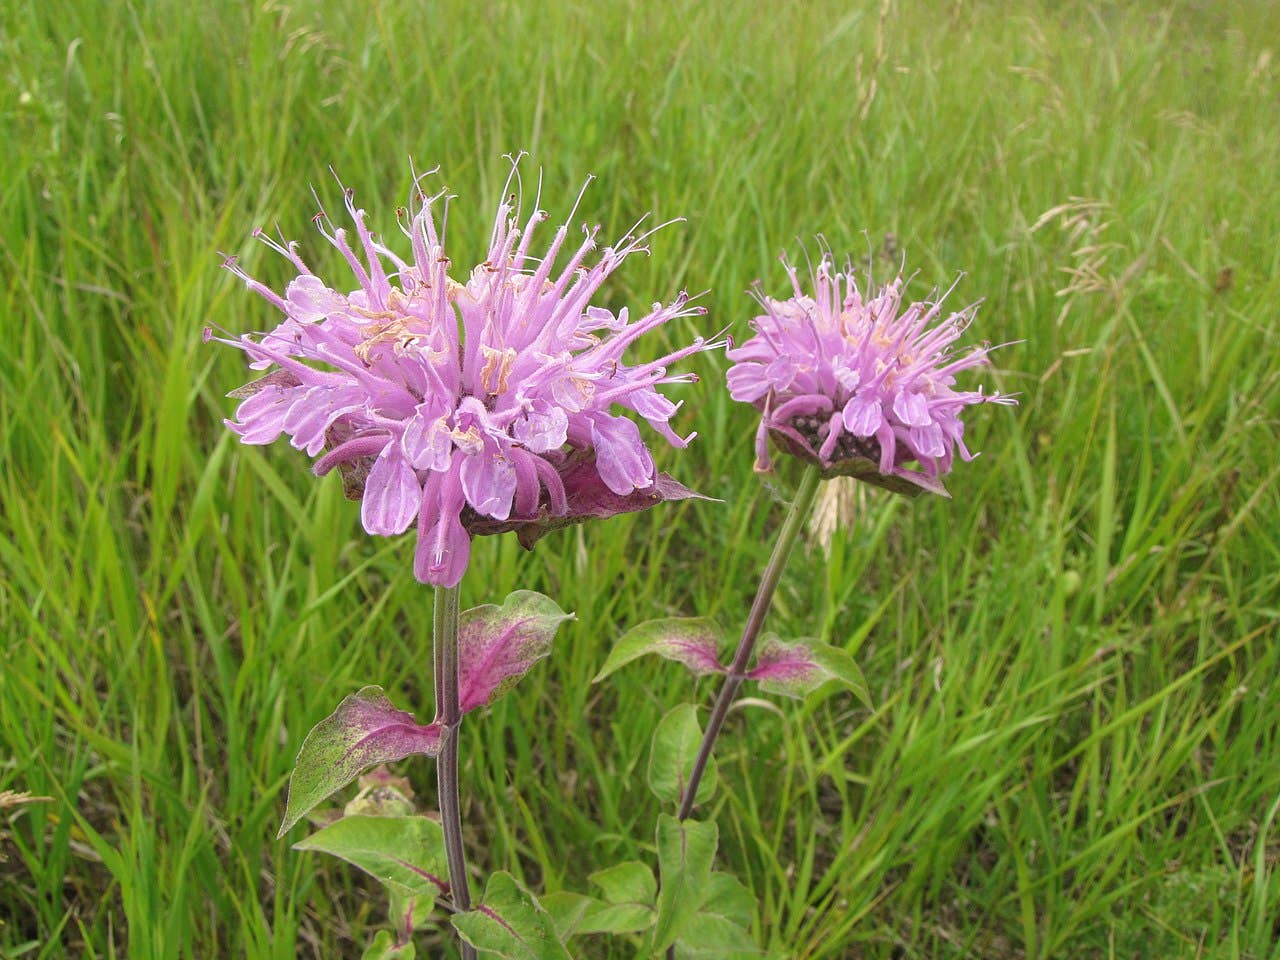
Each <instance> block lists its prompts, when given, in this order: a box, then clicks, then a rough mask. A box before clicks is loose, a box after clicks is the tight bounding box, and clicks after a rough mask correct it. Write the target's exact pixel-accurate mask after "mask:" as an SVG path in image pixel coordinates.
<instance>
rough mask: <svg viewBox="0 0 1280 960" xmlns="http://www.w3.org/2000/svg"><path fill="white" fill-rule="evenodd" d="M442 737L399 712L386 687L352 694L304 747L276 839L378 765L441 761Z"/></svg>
mask: <svg viewBox="0 0 1280 960" xmlns="http://www.w3.org/2000/svg"><path fill="white" fill-rule="evenodd" d="M442 732H443V730H442V728H441V727H440V725H439V724H436V723H431V724H427V725H426V726H423V725H422V724H420V723H418V722H417V721H416V720H414V718H413V714H411V713H407V712H406V711H404V710H397V709H396V708H395V707H394V706H393V705H392V703H391V701H390V700H388V699H387V695H386V694H385V693H383V692H382V688H381V687H374V686H369V687H364V688H362V689H361V690H358V691H356V692H355V693H353V694H351V695H350V696H349V697H347V698H345V699H344V700H343V701H342V702H341V703H340V704H338V709H337V710H335V711H333V713H331V714H329V716H327V717H325V718H324V719H323V720H321V721H320V722H319V723H317V724H316V725H315V726H314V727H312V728H311V732H310V733H308V734H307V738H306V739H305V740H303V741H302V749H300V750H299V751H298V759H297V760H295V761H294V763H293V774H292V775H291V776H290V777H289V799H288V801H287V802H286V803H285V811H284V823H283V824H281V826H280V832H279V833H277V834H276V836H278V837H283V836H284V835H285V834H286V833H288V832H289V828H291V827H292V826H293V825H294V824H295V823H297V822H298V821H299V820H301V819H302V818H303V817H304V816H306V815H307V812H308V811H309V810H311V808H312V807H314V806H315V805H316V804H318V803H320V802H321V801H322V800H324V799H325V798H326V797H328V796H329V795H330V794H332V793H334V792H335V791H337V790H340V789H342V788H343V787H345V786H346V785H347V784H348V783H350V782H351V781H352V780H354V779H355V778H356V777H358V776H359V775H360V773H361V771H363V770H366V769H368V768H369V767H371V766H373V765H374V764H376V763H390V762H392V761H394V760H403V759H404V758H405V757H408V756H412V755H414V754H419V753H420V754H424V755H426V756H428V757H434V756H436V755H437V754H438V753H439V752H440V737H441V734H442Z"/></svg>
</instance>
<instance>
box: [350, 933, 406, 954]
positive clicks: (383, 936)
mask: <svg viewBox="0 0 1280 960" xmlns="http://www.w3.org/2000/svg"><path fill="white" fill-rule="evenodd" d="M416 954H417V951H416V950H415V949H414V946H413V941H412V940H410V941H409V942H408V943H404V944H397V943H396V938H395V937H394V936H393V935H392V933H391V931H390V930H379V931H378V935H377V936H376V937H374V938H373V942H372V943H370V944H369V946H367V947H366V948H365V951H364V953H362V954H360V960H413V958H414V956H415V955H416Z"/></svg>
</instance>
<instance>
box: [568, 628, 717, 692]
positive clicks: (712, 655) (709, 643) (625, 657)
mask: <svg viewBox="0 0 1280 960" xmlns="http://www.w3.org/2000/svg"><path fill="white" fill-rule="evenodd" d="M723 636H724V632H723V631H722V630H721V629H720V626H719V625H718V624H717V623H716V622H715V621H714V620H711V619H708V618H706V617H664V618H663V619H661V620H649V621H646V622H645V623H642V624H639V625H638V626H635V627H632V628H631V629H630V630H628V631H627V632H626V633H624V634H623V635H622V636H621V637H620V638H618V642H617V643H615V644H614V645H613V649H612V650H611V651H610V652H609V656H608V658H607V659H606V660H605V662H604V666H603V667H601V668H600V672H599V673H597V674H596V675H595V679H593V680H592V681H591V682H592V683H599V682H600V681H601V680H603V679H604V678H605V677H607V676H609V674H611V673H613V672H614V671H615V670H617V669H618V668H619V667H621V666H623V665H625V664H628V663H630V662H631V661H632V660H635V659H636V658H638V657H642V656H644V655H645V654H646V653H656V654H657V655H658V656H660V657H666V658H667V659H668V660H675V661H676V662H677V663H683V664H684V665H685V666H686V667H688V668H689V669H690V670H692V671H693V672H694V674H695V675H699V676H701V675H702V674H705V673H724V667H723V666H721V664H720V659H719V654H718V651H719V649H720V646H721V640H722V638H723Z"/></svg>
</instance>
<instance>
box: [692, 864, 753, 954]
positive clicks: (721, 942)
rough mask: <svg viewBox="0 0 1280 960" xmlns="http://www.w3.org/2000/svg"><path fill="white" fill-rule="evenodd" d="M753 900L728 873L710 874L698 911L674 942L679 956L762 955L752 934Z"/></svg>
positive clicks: (744, 888)
mask: <svg viewBox="0 0 1280 960" xmlns="http://www.w3.org/2000/svg"><path fill="white" fill-rule="evenodd" d="M755 908H756V902H755V898H754V897H752V896H751V891H749V890H748V889H747V888H746V887H744V886H743V885H742V884H741V883H739V882H738V880H737V878H736V877H734V876H732V875H731V874H728V873H722V872H716V873H713V874H711V879H710V880H709V881H708V882H707V889H706V895H705V897H704V898H703V902H702V906H701V907H700V908H699V909H698V913H697V914H696V915H695V916H694V917H693V919H691V920H690V921H689V924H688V926H686V927H685V928H684V932H683V933H681V934H680V939H679V940H678V941H677V942H676V945H677V953H678V955H679V956H680V958H681V960H715V958H723V960H745V958H748V957H759V956H762V955H763V954H762V951H761V950H760V948H759V947H757V946H756V944H755V941H754V940H753V939H752V938H751V921H752V918H753V916H754V914H755Z"/></svg>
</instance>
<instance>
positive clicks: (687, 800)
mask: <svg viewBox="0 0 1280 960" xmlns="http://www.w3.org/2000/svg"><path fill="white" fill-rule="evenodd" d="M821 479H822V473H821V471H820V470H819V469H818V468H817V467H815V466H810V467H809V468H808V469H806V470H805V474H804V476H803V477H802V478H801V480H800V489H798V490H797V491H796V495H795V499H793V500H792V501H791V509H789V510H788V511H787V516H786V519H785V520H783V521H782V529H781V530H780V531H778V539H777V541H776V542H775V543H774V545H773V555H772V556H770V557H769V564H768V566H766V567H765V568H764V576H762V577H761V578H760V586H759V587H758V588H757V589H756V598H755V601H754V602H753V603H752V604H751V612H750V613H749V614H748V615H747V622H746V625H745V626H744V627H743V628H742V638H741V639H740V640H739V641H738V649H737V652H736V653H734V655H733V662H732V663H731V664H730V665H729V674H728V676H726V677H725V678H724V686H723V687H721V688H720V696H719V697H718V698H717V699H716V705H715V707H714V708H712V711H711V719H710V720H708V721H707V730H706V732H705V733H704V734H703V735H702V745H701V746H700V747H699V748H698V756H697V759H695V760H694V762H693V770H692V772H691V773H690V774H689V783H688V784H687V785H686V786H685V788H684V793H683V794H682V796H681V800H680V813H679V817H680V819H681V820H687V819H689V815H690V814H691V813H692V812H693V804H694V798H696V797H697V795H698V784H699V783H700V782H701V781H702V774H703V773H704V772H705V771H706V768H707V762H708V761H709V760H710V759H711V750H712V748H713V747H715V743H716V737H718V736H719V735H720V728H721V727H722V726H724V718H725V717H726V716H727V715H728V713H729V707H730V706H731V705H732V704H733V698H734V697H735V696H736V695H737V693H738V687H740V686H741V685H742V681H743V680H744V679H745V678H746V675H747V668H748V667H749V666H750V665H751V654H752V653H753V652H754V650H755V648H756V640H757V639H758V638H759V636H760V628H761V627H763V626H764V619H765V616H766V615H767V614H768V613H769V606H770V604H771V603H772V602H773V593H774V591H775V590H776V589H777V588H778V580H779V579H780V578H781V576H782V570H783V568H784V567H785V566H786V565H787V557H789V556H790V555H791V548H792V547H793V546H795V542H796V538H797V537H798V536H799V534H800V530H801V528H802V527H803V526H804V522H805V520H806V519H807V518H808V516H809V511H810V510H811V509H812V508H813V500H814V497H815V496H816V495H817V492H818V482H819V481H820V480H821Z"/></svg>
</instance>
